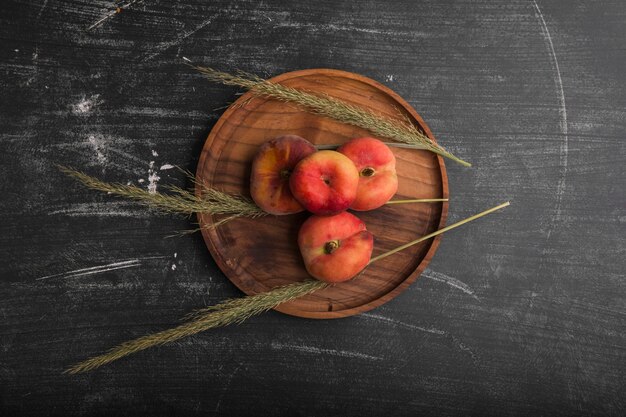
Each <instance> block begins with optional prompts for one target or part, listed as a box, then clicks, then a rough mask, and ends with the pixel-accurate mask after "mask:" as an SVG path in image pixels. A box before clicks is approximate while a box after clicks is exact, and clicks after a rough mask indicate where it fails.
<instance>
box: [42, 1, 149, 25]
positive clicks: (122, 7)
mask: <svg viewBox="0 0 626 417" xmlns="http://www.w3.org/2000/svg"><path fill="white" fill-rule="evenodd" d="M143 1H144V0H131V1H129V2H127V3H125V4H122V5H121V6H117V7H116V8H115V10H111V11H110V12H109V13H107V14H105V15H104V16H103V17H102V18H100V19H98V20H97V21H96V22H95V23H93V24H92V25H91V26H89V27H88V28H87V29H86V30H87V31H90V30H91V29H95V28H97V27H98V26H100V25H101V24H103V23H104V22H106V21H107V20H109V19H110V18H112V17H113V16H115V15H116V14H119V13H121V12H122V10H124V9H128V8H129V7H130V6H132V5H133V4H137V3H143ZM46 2H47V1H46Z"/></svg>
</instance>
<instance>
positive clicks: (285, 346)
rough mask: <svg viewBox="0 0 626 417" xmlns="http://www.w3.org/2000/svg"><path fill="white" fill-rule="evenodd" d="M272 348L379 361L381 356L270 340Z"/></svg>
mask: <svg viewBox="0 0 626 417" xmlns="http://www.w3.org/2000/svg"><path fill="white" fill-rule="evenodd" d="M272 349H275V350H292V351H298V352H305V353H311V354H314V355H331V356H341V357H344V358H358V359H367V360H374V361H379V360H382V359H383V358H381V357H378V356H372V355H366V354H365V353H360V352H352V351H348V350H335V349H323V348H318V347H315V346H306V345H290V344H282V343H275V342H272Z"/></svg>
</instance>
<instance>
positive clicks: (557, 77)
mask: <svg viewBox="0 0 626 417" xmlns="http://www.w3.org/2000/svg"><path fill="white" fill-rule="evenodd" d="M533 5H534V6H535V10H536V11H537V16H538V17H539V20H540V23H541V32H542V34H543V38H544V41H545V43H546V46H547V47H548V51H549V53H550V62H551V63H552V66H553V68H554V83H555V84H556V87H557V96H558V100H559V116H560V122H559V127H560V130H561V134H562V135H563V141H562V142H561V148H560V150H559V159H560V161H559V162H560V165H561V177H560V179H559V183H558V185H557V189H556V210H555V212H556V214H555V220H556V221H559V220H560V219H561V203H562V200H563V194H564V193H565V178H566V176H567V154H568V152H569V139H568V137H567V109H566V108H565V92H564V91H563V80H562V79H561V70H560V69H559V60H558V59H557V57H556V52H555V50H554V43H553V42H552V36H550V31H549V30H548V26H547V25H546V20H545V19H544V17H543V13H541V10H540V9H539V5H538V4H537V2H536V1H535V0H533ZM553 227H554V226H553V225H552V223H551V224H550V227H549V229H548V238H550V234H551V233H552V229H553Z"/></svg>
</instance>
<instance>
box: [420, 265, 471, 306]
mask: <svg viewBox="0 0 626 417" xmlns="http://www.w3.org/2000/svg"><path fill="white" fill-rule="evenodd" d="M422 276H423V277H425V278H428V279H432V280H433V281H437V282H443V283H444V284H447V285H449V286H451V287H453V288H456V289H458V290H461V291H463V292H464V293H465V294H468V295H471V296H472V297H474V298H475V299H477V300H479V301H480V299H479V298H478V297H477V296H476V294H474V291H473V290H472V289H471V288H470V287H469V285H467V284H465V283H464V282H462V281H459V280H458V279H456V278H453V277H451V276H449V275H446V274H442V273H441V272H435V271H432V270H430V269H427V270H425V271H424V272H423V273H422Z"/></svg>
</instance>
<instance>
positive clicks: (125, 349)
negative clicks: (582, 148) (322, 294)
mask: <svg viewBox="0 0 626 417" xmlns="http://www.w3.org/2000/svg"><path fill="white" fill-rule="evenodd" d="M508 205H509V203H508V202H507V203H503V204H500V205H499V206H496V207H493V208H491V209H489V210H485V211H483V212H481V213H478V214H476V215H474V216H471V217H468V218H467V219H465V220H461V221H460V222H457V223H454V224H452V225H450V226H447V227H444V228H443V229H440V230H438V231H436V232H434V233H430V234H428V235H426V236H423V237H421V238H419V239H417V240H414V241H412V242H409V243H407V244H405V245H402V246H399V247H397V248H395V249H393V250H391V251H389V252H385V253H383V254H382V255H379V256H377V257H375V258H372V260H370V262H369V264H368V265H370V264H372V263H373V262H376V261H378V260H380V259H383V258H385V257H387V256H389V255H393V254H394V253H397V252H399V251H401V250H404V249H406V248H408V247H410V246H412V245H415V244H417V243H419V242H423V241H424V240H427V239H430V238H432V237H435V236H437V235H439V234H441V233H444V232H446V231H448V230H452V229H454V228H456V227H459V226H461V225H463V224H465V223H468V222H470V221H472V220H476V219H478V218H479V217H482V216H485V215H487V214H489V213H492V212H494V211H496V210H499V209H501V208H503V207H506V206H508ZM328 285H329V284H327V283H325V282H322V281H317V280H311V279H308V280H306V281H302V282H297V283H294V284H289V285H286V286H283V287H278V288H275V289H273V290H270V291H267V292H264V293H261V294H257V295H252V296H248V297H241V298H233V299H230V300H226V301H224V302H222V303H219V304H217V305H215V306H210V307H206V308H203V309H200V310H197V311H195V312H193V313H191V314H190V315H188V316H187V317H186V318H187V319H188V320H189V321H188V322H186V323H184V324H182V325H180V326H177V327H174V328H173V329H169V330H164V331H162V332H158V333H155V334H151V335H147V336H143V337H140V338H138V339H135V340H131V341H128V342H125V343H122V344H121V345H118V346H116V347H114V348H113V349H111V350H110V351H108V352H107V353H105V354H103V355H100V356H96V357H93V358H91V359H88V360H86V361H84V362H81V363H78V364H76V365H74V366H72V367H70V368H69V369H68V370H67V371H66V372H67V373H70V374H77V373H81V372H87V371H90V370H93V369H96V368H99V367H100V366H102V365H106V364H108V363H111V362H113V361H115V360H117V359H120V358H123V357H124V356H127V355H130V354H133V353H137V352H139V351H142V350H144V349H148V348H150V347H153V346H160V345H164V344H166V343H170V342H173V341H175V340H178V339H181V338H183V337H187V336H191V335H193V334H196V333H200V332H203V331H205V330H209V329H212V328H215V327H220V326H226V325H228V324H233V323H241V322H243V321H244V320H246V319H247V318H249V317H252V316H254V315H256V314H260V313H262V312H264V311H267V310H270V309H272V308H275V307H276V306H278V305H280V304H282V303H285V302H288V301H291V300H294V299H296V298H299V297H302V296H304V295H306V294H310V293H312V292H315V291H317V290H320V289H322V288H326V287H327V286H328Z"/></svg>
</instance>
